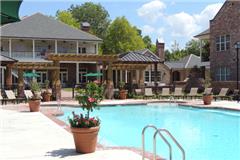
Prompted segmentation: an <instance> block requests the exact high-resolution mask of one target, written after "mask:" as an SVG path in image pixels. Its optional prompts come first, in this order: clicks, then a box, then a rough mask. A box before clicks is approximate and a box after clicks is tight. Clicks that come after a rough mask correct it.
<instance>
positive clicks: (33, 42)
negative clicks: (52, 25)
mask: <svg viewBox="0 0 240 160" xmlns="http://www.w3.org/2000/svg"><path fill="white" fill-rule="evenodd" d="M32 47H33V48H32V49H33V50H32V54H33V59H35V57H36V55H35V40H34V39H33V40H32Z"/></svg>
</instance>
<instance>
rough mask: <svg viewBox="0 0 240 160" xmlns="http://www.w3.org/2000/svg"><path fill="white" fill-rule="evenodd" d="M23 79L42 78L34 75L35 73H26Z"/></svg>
mask: <svg viewBox="0 0 240 160" xmlns="http://www.w3.org/2000/svg"><path fill="white" fill-rule="evenodd" d="M23 77H26V78H33V77H40V76H39V75H38V74H37V73H34V72H27V73H26V72H25V73H24V74H23Z"/></svg>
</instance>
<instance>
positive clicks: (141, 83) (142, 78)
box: [138, 69, 145, 93]
mask: <svg viewBox="0 0 240 160" xmlns="http://www.w3.org/2000/svg"><path fill="white" fill-rule="evenodd" d="M143 72H144V69H140V70H139V82H138V83H139V88H140V89H141V90H142V93H143V92H144V87H145V85H144V74H143Z"/></svg>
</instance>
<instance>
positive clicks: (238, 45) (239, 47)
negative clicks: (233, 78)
mask: <svg viewBox="0 0 240 160" xmlns="http://www.w3.org/2000/svg"><path fill="white" fill-rule="evenodd" d="M234 47H235V49H236V50H237V90H238V89H239V84H238V77H239V76H238V68H239V65H238V64H239V58H238V57H239V56H238V53H239V49H240V41H239V42H236V43H235V45H234Z"/></svg>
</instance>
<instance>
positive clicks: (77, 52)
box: [76, 41, 78, 54]
mask: <svg viewBox="0 0 240 160" xmlns="http://www.w3.org/2000/svg"><path fill="white" fill-rule="evenodd" d="M76 54H78V41H76Z"/></svg>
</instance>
